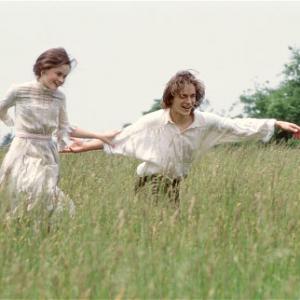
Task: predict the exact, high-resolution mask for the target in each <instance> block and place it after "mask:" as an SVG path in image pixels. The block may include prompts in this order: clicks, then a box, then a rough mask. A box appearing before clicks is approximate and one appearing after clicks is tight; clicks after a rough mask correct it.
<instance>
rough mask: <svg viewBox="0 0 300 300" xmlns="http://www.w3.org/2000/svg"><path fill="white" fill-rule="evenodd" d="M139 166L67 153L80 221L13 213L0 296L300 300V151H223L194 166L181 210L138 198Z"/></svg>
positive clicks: (66, 170)
mask: <svg viewBox="0 0 300 300" xmlns="http://www.w3.org/2000/svg"><path fill="white" fill-rule="evenodd" d="M3 154H4V152H2V153H1V155H0V160H2V157H3ZM137 164H138V162H137V161H136V160H134V159H130V158H124V157H118V156H108V155H106V154H105V153H102V152H101V151H98V152H91V153H81V154H72V155H67V154H64V155H61V180H60V187H61V188H62V190H63V191H64V192H65V193H67V194H68V195H69V196H70V197H71V198H72V199H73V200H74V202H75V203H76V207H77V212H76V217H75V218H74V219H70V218H69V217H68V216H67V215H64V216H62V218H61V220H59V222H58V224H57V226H55V227H54V228H52V229H51V230H50V232H48V231H47V230H45V228H44V227H43V226H41V227H39V228H37V227H36V226H33V225H32V222H31V220H25V221H22V222H15V223H11V224H9V225H7V224H6V223H5V222H4V221H3V220H4V217H3V216H4V212H3V205H2V206H1V209H2V210H1V220H2V221H1V231H0V266H1V267H0V298H4V299H6V298H7V299H12V298H14V299H16V298H19V299H20V298H22V299H25V298H26V299H50V298H51V299H73V298H75V299H79V298H80V299H179V298H180V299H271V298H272V299H274V298H277V299H287V298H289V299H299V297H300V285H299V282H300V187H299V177H300V176H299V174H300V155H299V148H288V147H286V146H283V145H275V144H271V145H267V146H264V145H260V144H257V143H254V144H247V145H246V144H245V145H242V146H226V147H219V148H216V149H214V150H213V151H211V152H209V153H208V154H206V156H204V157H203V158H202V160H200V161H197V162H195V164H194V165H193V168H192V169H191V172H190V174H189V176H188V178H187V179H186V180H185V181H184V182H183V183H182V186H181V191H180V192H181V203H180V206H179V207H178V208H176V207H174V206H173V205H171V204H170V203H169V202H168V201H167V199H165V198H164V197H163V196H161V199H160V201H159V202H158V203H153V202H152V201H151V200H150V198H148V197H147V196H146V195H144V196H143V197H139V196H135V195H134V191H133V186H134V182H135V168H136V166H137ZM2 200H3V199H2ZM1 202H2V201H1Z"/></svg>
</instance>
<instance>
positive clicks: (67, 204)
mask: <svg viewBox="0 0 300 300" xmlns="http://www.w3.org/2000/svg"><path fill="white" fill-rule="evenodd" d="M12 106H14V107H15V122H14V121H13V119H12V118H11V117H10V116H9V115H8V114H7V110H8V109H9V108H10V107H12ZM0 120H2V121H3V122H4V123H5V124H6V125H8V126H14V127H15V137H14V139H13V141H12V143H11V145H10V148H9V150H8V152H7V154H6V155H5V157H4V159H3V162H2V165H1V169H0V190H5V192H8V194H9V197H8V198H9V200H10V206H11V210H10V212H12V213H13V214H17V213H18V211H19V210H24V208H25V210H27V211H30V210H32V209H33V208H34V207H36V206H37V204H39V205H41V206H42V207H43V208H45V209H46V211H47V212H49V213H50V214H52V213H54V212H60V211H62V210H64V209H67V210H68V211H69V213H70V214H71V215H73V214H74V210H75V207H74V204H73V202H72V200H71V199H69V198H68V197H67V196H66V195H64V193H63V192H62V191H61V190H60V189H59V188H58V187H57V184H58V180H59V156H58V148H59V147H64V144H65V142H66V141H67V139H68V134H69V132H70V131H71V130H72V129H71V127H70V125H69V122H68V118H67V113H66V104H65V96H64V94H63V93H62V92H61V91H59V90H56V91H51V90H50V89H47V88H46V87H44V86H43V85H42V84H40V83H39V82H38V81H32V82H28V83H24V84H20V85H15V86H13V87H12V88H11V89H10V90H9V91H8V93H7V95H6V96H5V97H4V99H3V100H2V101H0ZM24 201H25V202H24Z"/></svg>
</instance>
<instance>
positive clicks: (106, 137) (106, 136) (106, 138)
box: [70, 127, 120, 145]
mask: <svg viewBox="0 0 300 300" xmlns="http://www.w3.org/2000/svg"><path fill="white" fill-rule="evenodd" d="M119 132H120V131H118V130H114V131H109V132H104V133H96V132H91V131H87V130H85V129H82V128H78V127H76V128H74V129H73V131H72V132H71V133H70V136H71V137H74V138H83V139H99V140H101V141H102V142H103V143H106V144H109V145H110V144H111V141H112V140H113V138H114V137H115V136H116V135H117V134H118V133H119Z"/></svg>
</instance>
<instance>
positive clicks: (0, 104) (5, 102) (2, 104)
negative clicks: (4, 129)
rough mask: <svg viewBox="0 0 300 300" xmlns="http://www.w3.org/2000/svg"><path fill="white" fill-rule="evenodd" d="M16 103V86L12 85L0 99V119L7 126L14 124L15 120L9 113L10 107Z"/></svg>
mask: <svg viewBox="0 0 300 300" xmlns="http://www.w3.org/2000/svg"><path fill="white" fill-rule="evenodd" d="M15 104H16V87H15V86H12V87H11V88H10V89H9V90H8V91H7V93H6V95H5V96H4V99H2V100H1V101H0V120H1V121H2V122H3V123H4V124H5V125H7V126H10V127H12V126H14V121H13V119H12V118H11V117H10V115H9V114H8V113H7V111H8V109H9V108H10V107H12V106H14V105H15Z"/></svg>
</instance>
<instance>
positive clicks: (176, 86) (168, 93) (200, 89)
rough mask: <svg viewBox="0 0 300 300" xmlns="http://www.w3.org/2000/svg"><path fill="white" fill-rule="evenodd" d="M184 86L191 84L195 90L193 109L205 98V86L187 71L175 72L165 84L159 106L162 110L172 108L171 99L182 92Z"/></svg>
mask: <svg viewBox="0 0 300 300" xmlns="http://www.w3.org/2000/svg"><path fill="white" fill-rule="evenodd" d="M185 84H193V85H194V86H195V89H196V103H195V105H194V108H197V107H198V106H199V105H200V104H201V102H202V100H203V99H204V96H205V86H204V84H203V82H201V81H200V80H199V79H197V78H196V76H195V75H194V74H192V72H190V71H189V70H184V71H179V72H177V73H176V74H175V75H174V76H173V77H172V78H171V79H170V80H169V81H168V83H167V85H166V87H165V90H164V93H163V98H162V103H161V106H162V108H168V107H171V106H172V103H173V99H174V97H175V96H176V95H178V94H179V93H180V91H182V89H183V88H184V86H185Z"/></svg>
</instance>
